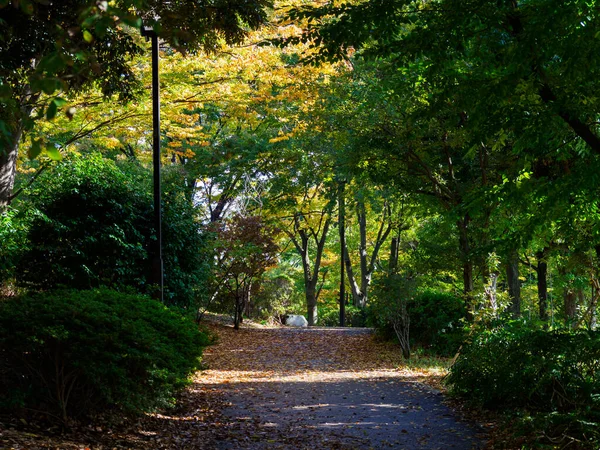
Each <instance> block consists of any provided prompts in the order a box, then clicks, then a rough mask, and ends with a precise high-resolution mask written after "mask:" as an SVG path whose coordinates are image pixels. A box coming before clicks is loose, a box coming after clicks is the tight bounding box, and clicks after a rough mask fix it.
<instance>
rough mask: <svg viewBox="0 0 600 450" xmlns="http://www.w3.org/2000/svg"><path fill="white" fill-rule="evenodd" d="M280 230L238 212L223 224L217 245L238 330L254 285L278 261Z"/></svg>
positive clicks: (223, 288) (224, 289) (219, 269)
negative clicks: (277, 230) (277, 237)
mask: <svg viewBox="0 0 600 450" xmlns="http://www.w3.org/2000/svg"><path fill="white" fill-rule="evenodd" d="M275 233H276V230H275V229H273V228H272V227H269V226H267V225H266V224H264V223H263V222H262V221H261V219H260V217H258V216H249V217H245V216H242V215H236V216H234V217H233V218H232V219H231V220H228V221H226V222H222V223H220V224H219V228H218V231H217V239H218V243H217V245H216V247H215V253H216V260H217V272H218V274H217V277H218V278H219V279H220V280H221V282H220V285H221V292H220V294H219V295H223V294H224V293H226V294H229V296H230V297H232V299H233V305H232V307H233V323H234V328H235V329H236V330H237V329H239V327H240V323H241V322H242V320H243V314H244V311H245V309H246V307H247V306H248V303H249V301H250V292H251V290H252V287H253V285H255V284H258V283H259V281H260V277H261V276H262V275H263V274H264V272H265V270H266V269H267V268H269V267H270V266H272V265H274V264H275V263H276V261H277V251H278V249H279V247H278V246H277V244H276V242H275V239H274V237H275Z"/></svg>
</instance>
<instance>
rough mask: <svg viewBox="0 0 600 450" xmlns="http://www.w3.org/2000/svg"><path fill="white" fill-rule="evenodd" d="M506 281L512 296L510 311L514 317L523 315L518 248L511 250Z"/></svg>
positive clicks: (509, 293)
mask: <svg viewBox="0 0 600 450" xmlns="http://www.w3.org/2000/svg"><path fill="white" fill-rule="evenodd" d="M506 281H507V282H508V295H509V297H510V305H509V307H508V309H509V311H511V312H512V314H513V316H514V317H519V316H520V315H521V281H520V280H519V255H518V253H517V251H516V250H513V251H511V252H510V254H509V256H508V261H507V264H506Z"/></svg>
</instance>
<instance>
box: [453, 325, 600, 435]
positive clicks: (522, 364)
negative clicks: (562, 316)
mask: <svg viewBox="0 0 600 450" xmlns="http://www.w3.org/2000/svg"><path fill="white" fill-rule="evenodd" d="M447 383H448V384H449V386H450V387H451V390H452V392H454V393H455V394H458V395H460V396H462V397H464V398H466V399H468V400H470V401H471V402H473V403H477V404H479V405H482V406H484V407H487V408H497V409H504V410H512V409H515V408H522V409H526V410H528V411H530V412H533V419H531V420H533V421H534V422H536V423H537V425H536V427H537V428H538V429H545V430H546V431H545V433H546V434H547V435H557V436H558V435H570V436H571V437H572V438H575V439H577V440H580V441H582V442H595V443H596V444H600V332H598V331H578V332H569V331H543V330H535V329H528V328H527V327H525V326H523V325H522V324H521V323H518V322H517V323H512V324H509V325H506V326H501V327H498V328H495V329H493V330H491V331H484V332H481V333H479V334H478V335H476V336H475V337H474V338H473V339H472V341H471V342H470V343H469V344H468V345H465V347H464V348H463V349H462V352H461V354H460V356H459V358H458V359H457V361H456V363H455V364H454V366H453V367H452V368H451V370H450V374H449V375H448V377H447Z"/></svg>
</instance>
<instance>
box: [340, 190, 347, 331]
mask: <svg viewBox="0 0 600 450" xmlns="http://www.w3.org/2000/svg"><path fill="white" fill-rule="evenodd" d="M345 188H346V183H345V182H344V181H342V182H341V183H340V194H339V199H338V203H339V205H338V230H339V232H340V252H341V253H342V254H341V263H340V298H339V302H340V327H345V326H346V276H345V274H344V264H345V262H346V258H345V256H346V255H345V254H346V197H345V195H344V194H345V190H346V189H345Z"/></svg>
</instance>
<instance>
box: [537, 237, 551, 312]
mask: <svg viewBox="0 0 600 450" xmlns="http://www.w3.org/2000/svg"><path fill="white" fill-rule="evenodd" d="M547 254H548V248H544V249H543V250H541V251H539V252H536V254H535V259H536V260H537V267H536V268H535V272H536V274H537V291H538V306H539V312H540V319H541V320H543V321H544V322H546V321H547V320H548V262H547V261H546V255H547Z"/></svg>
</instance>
